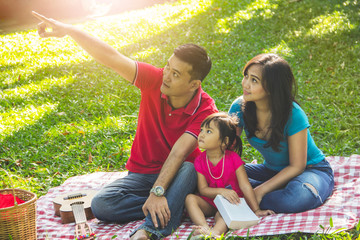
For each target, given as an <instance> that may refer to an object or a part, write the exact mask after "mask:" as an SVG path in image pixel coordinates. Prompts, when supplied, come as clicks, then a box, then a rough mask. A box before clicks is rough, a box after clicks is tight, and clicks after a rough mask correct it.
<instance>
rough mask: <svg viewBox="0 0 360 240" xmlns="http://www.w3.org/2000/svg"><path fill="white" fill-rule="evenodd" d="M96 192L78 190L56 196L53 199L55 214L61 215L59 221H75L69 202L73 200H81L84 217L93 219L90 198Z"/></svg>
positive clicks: (71, 202)
mask: <svg viewBox="0 0 360 240" xmlns="http://www.w3.org/2000/svg"><path fill="white" fill-rule="evenodd" d="M96 193H97V191H95V190H80V191H77V192H72V193H67V194H64V195H60V196H57V197H56V198H55V199H54V200H53V203H54V209H55V215H56V216H59V217H61V223H63V224H65V223H72V222H75V218H74V212H73V209H72V207H71V204H73V203H75V202H83V207H84V211H85V216H86V219H87V220H90V219H93V218H94V215H93V213H92V211H91V200H92V199H93V197H94V196H95V194H96Z"/></svg>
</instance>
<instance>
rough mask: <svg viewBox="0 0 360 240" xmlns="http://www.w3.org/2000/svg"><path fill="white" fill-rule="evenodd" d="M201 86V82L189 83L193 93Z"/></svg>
mask: <svg viewBox="0 0 360 240" xmlns="http://www.w3.org/2000/svg"><path fill="white" fill-rule="evenodd" d="M200 86H201V80H192V81H191V82H190V87H191V90H193V91H195V90H197V89H198V88H199V87H200Z"/></svg>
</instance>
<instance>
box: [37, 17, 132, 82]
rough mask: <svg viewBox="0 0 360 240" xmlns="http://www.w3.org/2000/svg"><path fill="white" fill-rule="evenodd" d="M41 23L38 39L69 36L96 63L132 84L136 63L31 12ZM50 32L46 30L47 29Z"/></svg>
mask: <svg viewBox="0 0 360 240" xmlns="http://www.w3.org/2000/svg"><path fill="white" fill-rule="evenodd" d="M32 13H33V15H34V16H35V17H36V18H38V19H39V20H40V21H41V23H40V24H39V25H38V33H39V36H40V37H43V38H47V37H64V36H66V35H68V36H70V37H71V38H72V39H74V40H75V42H76V43H77V44H79V45H80V46H81V47H82V48H83V49H84V50H85V51H86V52H88V53H89V54H90V55H91V56H92V57H93V58H94V59H95V60H96V61H97V62H99V63H101V64H103V65H105V66H107V67H109V68H111V69H113V70H114V71H116V72H117V73H119V74H120V75H121V76H122V77H123V78H125V79H126V80H127V81H129V82H131V83H132V82H133V81H134V78H135V74H136V63H135V61H133V60H132V59H130V58H128V57H126V56H124V55H122V54H121V53H119V52H118V51H117V50H116V49H115V48H113V47H112V46H110V45H109V44H107V43H105V42H103V41H102V40H100V39H98V38H96V37H93V36H91V35H90V34H88V33H86V32H84V31H82V30H80V29H78V28H76V27H74V26H72V25H70V24H65V23H62V22H59V21H56V20H54V19H51V18H47V17H44V16H43V15H41V14H38V13H36V12H32ZM49 28H50V29H51V30H48V29H49Z"/></svg>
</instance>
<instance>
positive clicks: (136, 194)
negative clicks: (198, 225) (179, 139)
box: [91, 162, 197, 239]
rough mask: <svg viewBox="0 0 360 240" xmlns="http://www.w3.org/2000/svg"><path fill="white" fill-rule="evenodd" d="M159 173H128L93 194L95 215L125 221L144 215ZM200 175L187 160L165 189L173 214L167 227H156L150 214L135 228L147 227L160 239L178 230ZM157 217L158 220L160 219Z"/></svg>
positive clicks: (137, 218)
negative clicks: (145, 206) (187, 198)
mask: <svg viewBox="0 0 360 240" xmlns="http://www.w3.org/2000/svg"><path fill="white" fill-rule="evenodd" d="M157 178H158V174H139V173H133V172H129V174H128V175H127V176H126V177H124V178H121V179H118V180H116V181H114V182H112V183H110V184H109V185H107V186H105V187H104V188H103V189H101V190H100V191H99V193H98V194H97V195H96V196H95V197H94V198H93V200H92V203H91V209H92V212H93V214H94V216H95V217H96V218H98V219H99V220H102V221H105V222H117V223H126V222H130V221H134V220H139V219H143V218H145V215H144V213H143V211H142V206H143V205H144V203H145V201H146V200H147V198H148V197H149V191H150V189H151V188H152V187H153V185H154V183H155V181H156V179H157ZM196 184H197V175H196V171H195V168H194V165H193V164H192V163H190V162H184V163H183V164H182V166H181V168H180V169H179V171H178V173H177V175H176V176H175V178H174V180H173V181H172V183H171V185H170V186H169V187H168V189H167V190H166V193H165V197H166V199H167V202H168V205H169V208H170V213H171V218H170V221H169V223H168V225H167V226H166V227H165V228H163V229H162V228H155V226H154V224H153V222H152V220H151V216H150V214H148V216H147V217H146V218H145V222H144V223H143V224H142V225H141V226H140V227H139V228H138V229H136V230H135V231H137V230H139V229H144V230H146V231H148V232H149V233H151V234H152V239H159V238H163V237H166V236H168V235H170V234H171V233H172V232H175V230H176V229H177V227H178V226H179V225H180V222H181V217H182V214H183V211H184V202H185V197H186V196H187V195H188V194H189V193H192V192H194V190H195V187H196ZM159 222H160V221H159V219H158V223H159Z"/></svg>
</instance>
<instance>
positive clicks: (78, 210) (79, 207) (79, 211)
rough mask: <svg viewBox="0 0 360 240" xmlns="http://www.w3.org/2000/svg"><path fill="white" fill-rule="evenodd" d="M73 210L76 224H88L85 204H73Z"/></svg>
mask: <svg viewBox="0 0 360 240" xmlns="http://www.w3.org/2000/svg"><path fill="white" fill-rule="evenodd" d="M71 208H72V210H73V213H74V218H75V223H76V224H79V223H84V222H86V215H85V209H84V202H74V203H72V204H71Z"/></svg>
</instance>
